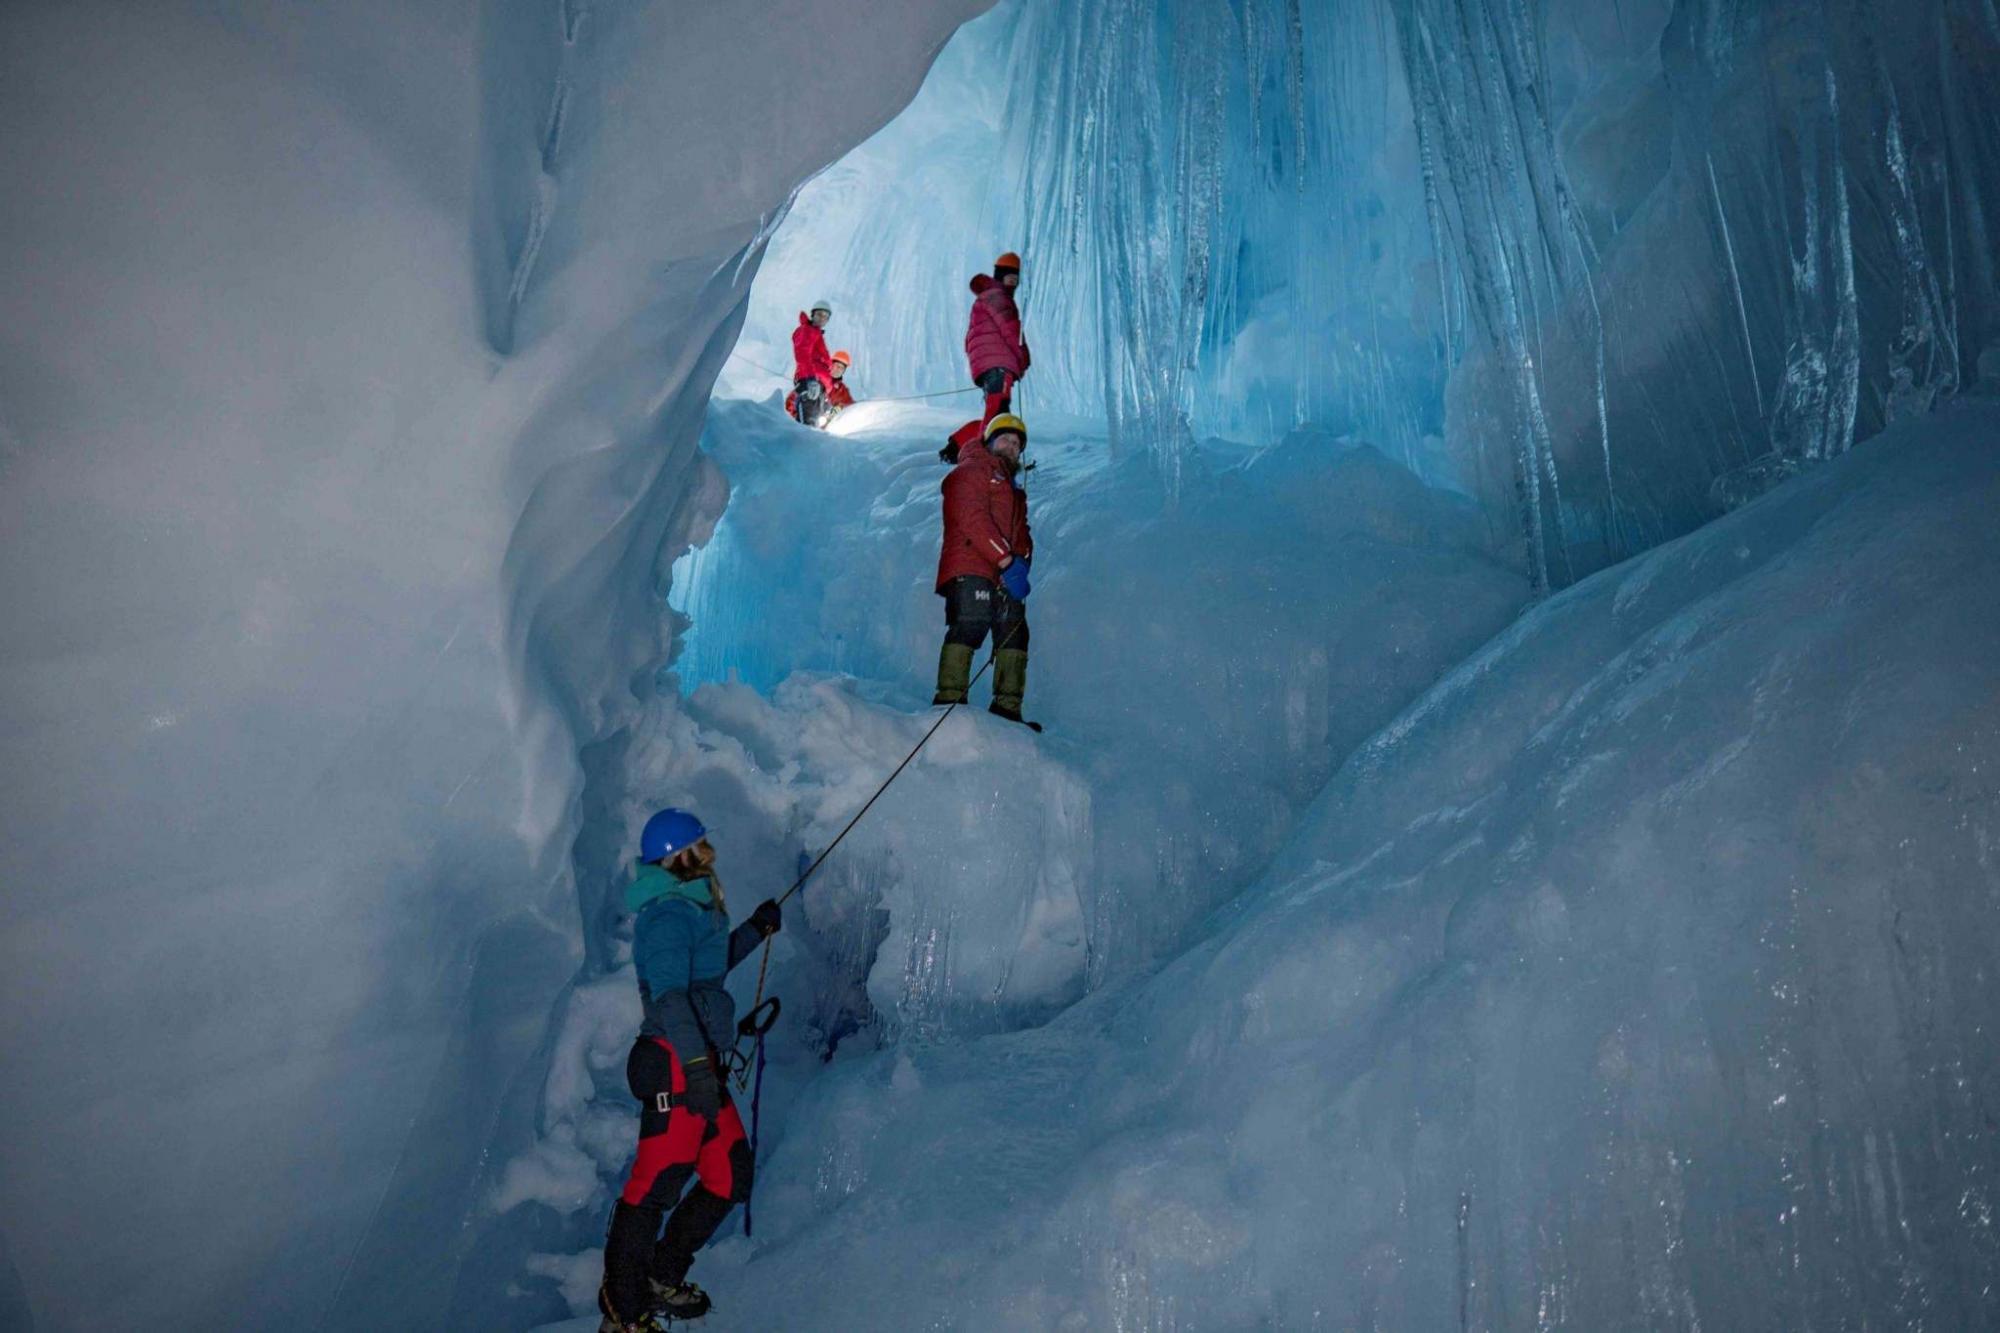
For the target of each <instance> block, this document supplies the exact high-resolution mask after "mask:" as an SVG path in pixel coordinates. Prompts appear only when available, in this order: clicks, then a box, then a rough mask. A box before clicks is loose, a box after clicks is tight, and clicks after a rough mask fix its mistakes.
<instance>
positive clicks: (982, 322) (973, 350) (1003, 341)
mask: <svg viewBox="0 0 2000 1333" xmlns="http://www.w3.org/2000/svg"><path fill="white" fill-rule="evenodd" d="M1030 359H1031V358H1030V357H1029V356H1028V342H1027V340H1026V339H1025V338H1023V337H1022V336H1021V308H1020V307H1019V306H1017V305H1015V304H1014V293H1012V292H1010V291H1008V290H1007V284H1006V283H1004V282H1001V281H999V280H998V279H996V278H994V277H992V276H990V275H989V274H985V273H980V274H975V275H974V276H973V279H972V319H971V320H970V321H969V322H968V323H967V324H966V327H965V361H966V364H967V365H968V366H970V367H971V368H972V378H973V379H974V380H975V381H977V380H978V379H979V377H980V376H981V375H984V374H985V373H986V372H987V371H989V370H995V369H998V370H1004V371H1006V372H1007V373H1008V374H1009V375H1012V376H1013V377H1014V378H1015V379H1020V378H1021V376H1023V375H1025V374H1027V373H1028V362H1029V360H1030Z"/></svg>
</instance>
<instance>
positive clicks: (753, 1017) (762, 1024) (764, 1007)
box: [726, 624, 1021, 1236]
mask: <svg viewBox="0 0 2000 1333" xmlns="http://www.w3.org/2000/svg"><path fill="white" fill-rule="evenodd" d="M1020 628H1021V626H1020V625H1018V624H1016V625H1015V626H1014V627H1013V628H1012V629H1010V630H1008V631H1007V637H1006V638H1005V639H1002V640H999V641H997V642H995V643H994V645H993V653H992V655H991V656H989V657H988V658H987V659H986V662H985V664H984V665H983V666H981V667H980V668H979V670H978V672H977V673H976V674H975V675H974V676H973V677H972V679H971V680H969V681H967V682H966V693H967V695H968V696H970V694H971V691H972V687H973V686H974V685H977V684H978V683H979V677H980V676H983V675H985V674H986V672H987V669H988V668H989V667H991V666H992V665H993V659H994V658H995V657H998V656H999V654H1000V650H1001V649H1003V648H1005V647H1006V646H1007V645H1008V644H1010V643H1012V642H1013V641H1014V635H1015V634H1017V633H1018V632H1019V631H1020ZM963 702H964V700H962V699H961V700H960V701H959V703H963ZM957 711H958V704H957V703H953V704H947V705H945V710H944V712H942V713H940V714H938V720H937V721H935V722H933V723H931V729H930V730H929V731H926V732H925V733H924V735H923V739H922V740H920V741H918V742H917V743H916V746H915V747H914V748H912V749H911V751H910V752H909V753H908V754H906V755H904V756H903V762H902V763H900V764H898V765H896V771H895V772H893V773H891V774H890V775H889V776H888V777H886V778H884V779H882V785H881V786H879V787H877V788H876V789H875V794H874V795H873V796H870V797H869V798H868V800H867V801H866V802H865V803H864V804H863V805H862V807H861V808H860V809H859V810H856V811H855V812H854V818H852V819H850V820H848V821H847V827H846V828H843V829H842V830H841V831H840V833H839V835H838V836H836V837H835V838H834V840H833V841H832V842H830V843H828V844H827V846H826V850H825V851H823V852H821V853H820V854H819V855H818V856H816V857H814V858H813V863H812V864H811V865H809V866H807V867H806V868H805V870H804V871H802V872H801V873H800V875H799V877H798V878H797V879H795V880H793V881H792V887H791V888H789V889H786V890H785V892H784V894H783V895H782V896H781V897H780V898H779V899H778V905H779V906H780V907H782V906H784V905H785V903H786V902H787V901H788V900H789V899H790V898H791V896H792V895H793V894H795V893H797V892H798V891H799V890H800V889H802V888H804V887H805V885H806V881H807V880H809V879H811V878H812V877H813V872H814V871H815V870H818V869H819V868H820V866H821V865H823V864H825V862H826V858H827V857H829V856H832V855H833V849H834V848H836V847H838V846H840V844H841V842H842V841H843V840H845V839H846V837H847V835H848V834H850V833H852V832H853V831H854V826H855V825H856V824H859V823H860V822H861V817H862V816H863V815H865V814H867V813H868V811H869V809H870V807H872V806H873V805H874V804H875V802H877V801H879V800H881V799H882V793H883V792H885V791H887V790H889V786H890V784H891V783H893V782H895V780H896V779H897V778H899V777H901V776H903V770H904V769H906V768H908V767H909V766H910V763H911V761H912V760H914V759H915V758H916V757H917V756H918V755H919V754H920V753H922V752H923V748H924V747H925V746H926V745H929V744H930V741H931V737H933V736H935V735H937V734H938V728H939V727H941V726H943V725H944V720H945V719H946V718H948V717H950V716H951V715H952V714H953V713H955V712H957ZM770 973H771V938H770V936H768V935H767V936H765V937H764V956H763V958H762V959H761V960H759V962H758V964H757V998H756V999H755V1000H754V1001H753V1002H752V1003H751V1006H750V1012H749V1013H748V1014H746V1015H744V1017H743V1021H742V1022H740V1023H738V1024H737V1025H736V1043H737V1044H736V1046H735V1047H732V1048H731V1049H730V1052H729V1059H728V1060H727V1061H726V1063H727V1064H728V1065H730V1066H733V1068H731V1071H730V1072H732V1073H734V1074H735V1075H736V1080H737V1084H736V1086H737V1087H738V1089H741V1088H742V1086H743V1081H744V1079H745V1077H746V1076H748V1074H749V1071H748V1070H746V1069H745V1068H744V1065H743V1062H742V1061H741V1057H740V1056H739V1055H738V1052H739V1051H740V1050H741V1049H742V1044H743V1039H744V1038H745V1037H755V1038H756V1039H757V1046H756V1053H755V1055H754V1056H753V1057H752V1059H751V1061H750V1064H751V1065H752V1066H753V1067H754V1069H755V1075H754V1081H753V1083H752V1085H751V1091H750V1165H751V1172H750V1180H751V1188H752V1193H747V1194H746V1195H745V1196H744V1199H743V1234H744V1235H745V1236H748V1235H749V1234H750V1227H751V1212H750V1201H751V1199H752V1198H754V1197H755V1194H754V1190H755V1186H756V1180H757V1172H756V1165H757V1133H758V1129H759V1127H760V1126H759V1121H760V1120H761V1119H762V1118H763V1117H762V1114H761V1112H762V1103H763V1100H764V1036H765V1034H766V1033H768V1032H769V1031H770V1030H771V1025H772V1024H774V1023H776V1022H777V1021H778V1008H779V1006H778V997H777V996H775V995H774V996H772V997H771V998H770V999H769V1000H766V999H765V998H764V980H765V978H766V977H768V976H769V975H770ZM766 1011H768V1012H766Z"/></svg>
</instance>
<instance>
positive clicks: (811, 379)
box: [786, 300, 833, 426]
mask: <svg viewBox="0 0 2000 1333" xmlns="http://www.w3.org/2000/svg"><path fill="white" fill-rule="evenodd" d="M832 318H833V303H832V302H831V301H825V300H820V301H814V302H813V304H812V311H811V313H807V312H805V311H803V310H802V311H800V312H799V326H798V327H797V328H796V329H793V330H792V392H793V394H794V397H793V398H790V399H787V400H786V401H787V403H788V404H789V406H788V407H787V409H786V410H787V411H789V412H790V413H791V414H792V415H793V416H794V417H796V418H798V420H800V421H802V422H804V423H805V424H806V425H808V426H817V425H819V424H820V422H821V418H823V417H824V416H825V415H826V408H827V401H826V400H827V394H828V392H829V391H831V390H832V388H833V358H832V357H830V356H828V355H827V354H826V333H825V329H826V326H827V323H828V321H830V320H832Z"/></svg>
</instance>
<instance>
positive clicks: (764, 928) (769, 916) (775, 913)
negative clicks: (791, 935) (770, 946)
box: [750, 898, 785, 940]
mask: <svg viewBox="0 0 2000 1333" xmlns="http://www.w3.org/2000/svg"><path fill="white" fill-rule="evenodd" d="M750 924H751V925H753V926H755V927H756V928H757V933H758V934H759V935H762V936H763V937H764V938H765V939H767V940H768V939H770V938H771V937H772V936H773V935H775V934H777V933H778V930H779V928H780V927H782V926H783V925H784V924H785V919H784V915H783V913H781V912H780V911H779V910H778V904H777V901H776V900H775V899H772V898H766V899H765V900H764V901H763V902H761V903H758V904H757V910H756V911H754V912H752V913H751V914H750Z"/></svg>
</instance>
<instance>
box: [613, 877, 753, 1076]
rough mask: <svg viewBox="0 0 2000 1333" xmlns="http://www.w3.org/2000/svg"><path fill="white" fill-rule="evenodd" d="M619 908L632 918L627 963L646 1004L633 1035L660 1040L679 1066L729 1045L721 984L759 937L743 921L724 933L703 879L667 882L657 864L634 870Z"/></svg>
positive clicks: (727, 1003)
mask: <svg viewBox="0 0 2000 1333" xmlns="http://www.w3.org/2000/svg"><path fill="white" fill-rule="evenodd" d="M625 905H626V906H627V907H629V908H631V909H632V910H633V911H635V912H637V913H638V914H639V920H638V922H637V923H636V924H635V925H634V926H633V928H632V963H633V965H634V967H635V968H637V970H638V973H639V998H640V999H641V1000H643V1001H644V1002H645V1005H646V1021H645V1024H644V1025H643V1026H642V1027H641V1028H640V1029H639V1032H640V1035H641V1036H645V1037H660V1038H663V1039H665V1040H666V1042H667V1043H668V1044H669V1045H671V1046H672V1047H673V1048H674V1050H675V1051H676V1052H677V1053H678V1054H679V1055H680V1057H681V1059H682V1060H684V1061H686V1060H692V1059H694V1058H695V1057H696V1056H697V1055H703V1054H706V1055H708V1056H709V1057H710V1058H711V1059H713V1058H715V1057H716V1055H717V1054H718V1053H719V1051H720V1050H722V1049H726V1048H727V1047H729V1046H730V1045H732V1044H734V1043H735V1041H736V1000H735V998H734V997H732V996H731V995H730V993H729V988H728V986H727V985H725V984H724V982H725V981H726V979H727V978H728V976H729V969H731V968H733V967H735V966H736V965H737V964H738V963H740V962H742V961H743V960H744V959H745V958H748V957H749V956H750V954H751V952H752V951H753V950H755V949H756V947H757V946H758V945H759V944H761V943H763V941H764V937H763V936H762V935H760V934H759V933H758V932H757V928H756V927H755V926H752V925H751V924H750V923H749V922H747V921H746V922H744V923H743V924H742V925H740V926H738V927H736V929H735V930H731V929H730V928H729V916H728V914H727V913H726V912H724V911H723V910H722V905H721V904H720V903H718V902H717V901H716V900H715V893H714V889H713V887H712V886H711V885H710V883H709V881H708V880H707V879H706V878H703V879H690V880H679V879H675V878H674V877H673V876H672V875H669V874H668V873H667V872H666V871H665V870H663V869H661V868H660V867H659V866H657V865H641V866H640V867H639V873H638V875H637V876H636V877H635V878H634V879H633V881H632V883H631V884H630V885H629V886H627V888H626V890H625Z"/></svg>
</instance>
